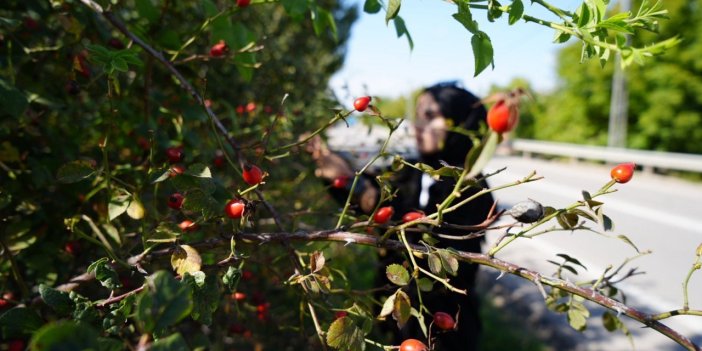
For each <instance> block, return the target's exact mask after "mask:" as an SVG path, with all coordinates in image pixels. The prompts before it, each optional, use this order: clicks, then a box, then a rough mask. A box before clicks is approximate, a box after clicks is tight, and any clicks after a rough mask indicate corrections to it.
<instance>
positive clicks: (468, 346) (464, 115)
mask: <svg viewBox="0 0 702 351" xmlns="http://www.w3.org/2000/svg"><path fill="white" fill-rule="evenodd" d="M486 114H487V112H486V110H485V107H483V106H482V104H480V100H479V99H478V98H477V97H475V96H474V95H473V94H471V93H469V92H468V91H466V90H465V89H462V88H459V87H457V86H455V85H453V84H442V85H435V86H432V87H429V88H427V89H425V90H424V92H423V93H422V94H421V95H420V96H419V97H418V98H417V105H416V120H415V123H414V125H415V135H416V140H417V151H418V154H419V160H418V161H419V162H422V163H425V164H428V165H430V166H432V167H433V168H435V169H438V168H441V167H442V166H443V165H444V164H448V165H451V166H457V167H462V166H463V163H464V160H465V157H466V154H467V153H468V151H470V149H471V147H472V143H471V141H470V138H469V137H467V136H466V135H464V134H461V133H458V132H454V131H452V130H451V129H452V127H460V128H462V129H465V130H468V131H475V130H477V129H478V127H479V125H480V121H484V120H485V117H486ZM319 143H320V142H319V141H318V140H316V141H315V142H314V143H313V144H311V145H310V147H309V149H308V150H310V151H311V152H312V155H313V158H314V159H315V160H316V162H317V165H318V169H317V173H316V174H317V176H319V177H321V178H322V179H325V180H326V181H329V182H331V181H333V179H335V178H337V177H345V176H348V177H352V176H353V171H352V170H351V168H350V167H349V165H348V163H347V162H346V161H344V160H343V158H341V157H340V156H339V155H337V154H335V153H333V152H330V151H329V150H327V149H326V148H324V147H323V145H321V144H319ZM392 184H393V186H394V187H395V188H396V189H398V191H397V195H396V196H395V197H394V198H393V199H392V200H391V201H390V203H389V205H392V206H393V207H394V209H395V214H394V217H393V219H394V220H399V219H401V218H402V216H403V215H404V214H405V213H407V212H410V211H416V210H421V211H424V212H425V213H426V214H427V215H428V214H432V213H434V212H436V205H437V204H439V203H441V202H443V200H444V199H445V198H446V197H448V196H449V195H450V194H451V192H452V191H453V188H454V185H455V180H454V179H453V178H446V177H442V178H441V179H440V180H438V181H435V180H434V179H432V178H431V177H429V176H428V175H427V174H425V173H423V172H420V171H418V170H416V169H414V168H411V167H405V168H403V169H402V170H401V171H399V172H397V173H396V174H395V175H394V178H393V181H392ZM481 186H482V187H487V184H485V183H483V184H481ZM361 189H362V190H361V191H360V192H359V194H358V196H357V197H356V198H357V199H358V205H359V207H360V209H361V210H362V211H364V212H366V213H369V212H371V211H372V210H373V208H375V206H376V204H377V201H378V193H379V191H378V189H377V185H376V184H375V182H373V181H372V178H371V177H366V178H363V181H362V184H361ZM479 190H480V189H478V188H475V189H469V190H468V191H466V192H464V193H463V194H462V196H461V197H460V198H458V199H456V201H455V202H459V201H461V199H464V198H467V197H469V196H471V195H473V194H475V193H476V192H477V191H479ZM331 193H332V195H333V196H334V197H335V198H337V199H338V200H339V201H341V202H343V201H345V200H346V197H347V195H348V193H345V192H344V190H343V189H332V190H331ZM492 204H493V199H492V197H491V196H490V195H483V196H480V197H478V198H476V199H475V200H473V201H471V202H469V203H468V204H466V205H465V206H462V207H460V208H459V209H457V210H455V211H453V212H450V213H446V214H445V215H444V217H443V220H444V222H446V223H450V224H457V225H476V224H479V223H482V222H483V221H484V220H485V219H486V217H487V216H488V213H489V211H490V208H491V207H492ZM383 205H385V204H383ZM433 232H435V233H441V234H447V235H455V236H462V235H466V234H467V233H466V231H465V230H456V229H452V228H434V229H433ZM409 236H410V238H408V240H410V241H411V242H417V241H418V238H417V237H416V236H412V235H409ZM480 244H481V239H472V240H448V239H440V240H439V241H438V243H437V244H436V245H435V246H436V247H438V248H448V247H451V248H454V249H456V250H460V251H467V252H480ZM403 259H404V258H403V256H402V255H401V254H399V253H393V254H388V255H386V256H384V257H381V262H382V263H383V264H382V265H381V267H379V270H382V273H380V272H379V278H380V279H385V278H384V277H385V273H384V269H385V265H387V264H389V263H401V262H402V260H403ZM418 263H419V264H423V265H426V264H425V263H424V262H418ZM476 273H477V265H474V264H461V265H460V267H459V270H458V275H457V276H456V277H450V283H451V284H452V285H453V286H455V287H457V288H459V289H465V290H466V291H467V292H468V295H467V296H466V295H460V294H457V293H454V292H450V291H448V290H447V289H446V288H445V287H443V286H442V285H440V284H435V285H434V289H433V290H432V291H431V292H429V293H424V294H423V295H422V298H423V302H424V305H425V306H426V307H427V308H428V309H429V311H431V312H432V313H434V312H446V313H448V314H450V315H455V314H456V312H458V311H459V309H460V314H459V316H460V317H459V320H458V321H457V322H458V329H457V330H456V331H448V332H441V333H432V335H433V336H436V337H437V339H436V344H435V350H451V351H453V350H477V348H478V342H479V337H480V328H481V327H480V319H479V303H478V299H477V296H476V295H475V291H474V287H475V278H476ZM384 283H385V282H383V283H382V284H384ZM407 292H408V294H410V297H411V298H412V300H413V301H416V296H414V295H413V294H415V292H416V289H408V291H407ZM421 335H422V334H421V331H420V329H419V326H418V323H417V321H416V319H414V318H411V319H410V322H409V323H408V324H407V325H406V326H405V327H404V328H403V329H402V330H401V331H399V332H398V333H397V334H396V342H397V343H398V344H399V343H400V342H401V341H402V340H403V339H406V338H418V337H419V336H421Z"/></svg>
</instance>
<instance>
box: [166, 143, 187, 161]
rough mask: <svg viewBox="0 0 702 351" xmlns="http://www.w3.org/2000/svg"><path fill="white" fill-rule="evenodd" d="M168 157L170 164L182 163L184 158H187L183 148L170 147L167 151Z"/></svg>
mask: <svg viewBox="0 0 702 351" xmlns="http://www.w3.org/2000/svg"><path fill="white" fill-rule="evenodd" d="M166 157H168V162H170V163H178V162H180V161H183V157H185V153H184V152H183V148H182V147H180V146H179V147H169V148H168V149H166Z"/></svg>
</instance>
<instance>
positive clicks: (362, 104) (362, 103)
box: [353, 96, 371, 112]
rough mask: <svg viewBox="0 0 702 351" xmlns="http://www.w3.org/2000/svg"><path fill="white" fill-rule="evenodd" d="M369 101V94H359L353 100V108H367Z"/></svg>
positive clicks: (360, 110)
mask: <svg viewBox="0 0 702 351" xmlns="http://www.w3.org/2000/svg"><path fill="white" fill-rule="evenodd" d="M370 101H371V97H370V96H361V97H360V98H358V99H356V100H355V101H354V102H353V108H355V109H356V111H358V112H363V111H365V110H366V109H367V108H368V104H369V103H370Z"/></svg>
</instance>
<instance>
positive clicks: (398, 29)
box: [392, 16, 414, 50]
mask: <svg viewBox="0 0 702 351" xmlns="http://www.w3.org/2000/svg"><path fill="white" fill-rule="evenodd" d="M392 23H393V24H394V25H395V33H397V37H398V38H400V37H402V36H403V35H404V36H406V37H407V42H408V43H409V46H410V50H412V49H414V41H413V40H412V36H411V35H410V33H409V31H408V30H407V25H406V24H405V20H404V19H402V17H400V16H397V17H395V18H394V19H393V20H392Z"/></svg>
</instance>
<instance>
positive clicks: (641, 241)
mask: <svg viewBox="0 0 702 351" xmlns="http://www.w3.org/2000/svg"><path fill="white" fill-rule="evenodd" d="M502 167H507V169H506V170H505V171H503V172H501V173H499V174H497V175H495V176H493V177H491V178H490V179H489V180H488V181H489V183H490V185H491V186H497V185H500V184H505V183H509V182H512V181H515V180H518V179H521V178H523V177H524V176H526V175H528V174H529V173H530V172H531V171H533V170H536V171H537V174H538V175H541V176H543V177H544V179H542V180H539V181H536V182H533V183H528V184H522V185H520V186H517V187H511V188H507V189H504V190H500V191H498V192H496V193H495V197H496V198H497V200H498V201H499V205H500V207H504V208H508V207H510V206H511V205H513V204H514V203H517V202H519V201H523V200H526V199H527V198H531V199H534V200H536V201H539V202H540V203H542V204H544V205H545V206H553V207H555V208H562V207H565V206H568V205H569V204H571V203H573V202H574V201H577V200H580V199H582V195H581V191H582V190H588V191H590V192H591V193H594V192H595V191H596V190H597V189H599V188H600V187H601V186H602V185H604V184H605V183H606V182H607V181H609V170H610V169H611V166H610V165H607V166H604V165H594V164H588V163H568V162H562V161H561V162H559V161H545V160H535V159H526V158H519V157H508V156H498V157H495V158H494V159H493V160H492V161H491V162H490V164H489V165H488V167H487V168H486V170H485V171H486V173H488V172H490V171H494V170H497V169H500V168H502ZM615 188H616V189H617V190H618V191H617V192H615V193H612V194H608V195H606V196H604V197H602V198H601V200H602V201H603V202H605V205H604V210H605V214H607V215H608V216H609V217H611V218H612V220H613V222H614V224H615V226H614V229H613V231H611V232H607V234H608V235H609V236H610V237H606V236H602V235H598V234H595V233H589V232H585V231H576V232H573V233H571V232H568V231H559V232H553V233H549V234H545V235H542V236H539V237H536V238H533V239H518V240H515V241H514V242H513V243H512V244H510V245H509V246H507V247H506V248H505V249H503V250H502V251H500V252H499V253H498V254H497V257H499V258H502V259H505V260H508V261H512V262H515V263H517V264H520V265H522V266H524V267H526V268H530V269H535V270H538V271H540V272H542V273H546V274H551V273H553V272H554V271H555V266H554V265H552V264H550V263H547V262H546V260H547V259H551V260H554V261H559V259H558V257H557V256H556V254H557V253H565V254H568V255H570V256H572V257H575V258H577V259H578V260H580V261H581V262H582V263H583V264H584V265H585V266H586V267H587V271H584V270H582V269H581V270H580V271H581V272H580V274H579V275H578V276H577V277H575V276H573V277H572V278H571V279H572V280H573V281H580V280H586V279H596V278H597V277H599V276H600V275H601V274H602V272H603V271H604V270H605V268H606V267H607V266H608V265H610V264H611V265H613V266H615V267H616V266H618V265H619V264H620V263H621V262H623V260H624V259H626V258H628V257H633V256H636V255H637V252H636V251H635V249H634V248H632V247H631V246H630V245H628V244H627V243H625V242H624V241H623V240H620V239H617V238H616V236H617V235H620V234H622V235H625V236H626V237H628V238H629V239H630V240H631V241H632V242H633V243H634V244H635V245H636V246H637V247H638V248H639V249H640V250H641V251H645V250H651V251H652V253H651V254H649V255H645V256H642V257H639V258H637V259H636V260H634V261H632V262H631V264H630V266H629V267H638V269H639V270H641V271H644V272H645V274H644V275H637V276H633V277H631V278H630V279H627V280H625V281H624V282H622V283H621V284H619V285H618V286H619V287H621V289H622V290H623V291H624V292H625V293H626V296H627V304H629V305H631V306H632V307H635V308H638V309H641V310H643V311H646V312H649V313H650V312H664V311H668V310H673V309H679V308H682V305H683V289H682V282H683V280H684V279H685V276H686V275H687V273H688V271H689V269H690V267H691V266H692V263H693V262H694V261H695V258H696V256H695V249H696V248H697V246H698V245H700V243H702V205H700V201H702V184H696V183H691V182H687V181H683V180H680V179H676V178H674V177H664V176H660V175H654V174H645V173H643V172H638V173H636V174H635V175H634V178H633V180H632V181H630V182H629V183H627V184H617V185H615ZM505 221H506V222H510V221H507V220H506V219H505ZM553 225H557V224H556V223H555V221H554V223H552V224H551V223H549V224H547V226H546V227H551V226H553ZM592 226H593V227H595V228H597V226H596V225H595V224H592ZM544 229H545V228H544ZM500 234H501V233H499V232H492V233H489V234H488V238H487V239H488V240H487V247H490V246H491V245H492V243H493V242H494V240H496V238H497V237H498V236H499V235H500ZM485 271H486V273H487V274H486V276H488V277H495V276H496V275H494V272H492V273H490V272H489V269H485ZM491 274H492V275H491ZM509 279H512V278H509ZM514 279H516V278H514ZM516 280H520V279H516ZM512 281H513V280H512ZM520 281H521V280H520ZM486 284H488V285H490V284H500V283H499V280H498V281H497V282H495V280H494V279H487V283H486ZM510 284H511V283H510ZM528 285H531V286H528ZM509 286H510V288H509V289H512V290H516V289H519V290H520V291H529V293H527V294H531V296H530V297H526V296H524V295H520V296H521V297H520V298H519V299H522V300H523V302H524V301H527V302H529V303H530V305H534V306H535V307H530V309H529V311H531V312H529V313H531V314H538V315H539V316H533V315H527V316H524V318H525V319H527V320H529V319H538V318H548V319H550V320H551V322H549V323H554V322H553V321H554V320H555V323H556V326H555V327H556V328H558V327H560V328H563V330H564V333H565V334H563V335H567V337H568V338H570V339H572V340H571V341H572V342H571V344H572V345H571V347H570V348H571V349H575V350H632V349H634V348H635V349H636V350H640V351H641V350H671V351H672V350H683V348H682V347H680V346H678V345H677V344H676V343H675V342H673V341H672V340H670V339H668V338H667V337H665V336H663V335H661V334H659V333H658V332H656V331H655V330H651V329H648V328H643V326H642V325H641V324H639V323H638V322H636V321H633V320H630V319H628V318H626V317H623V318H622V319H623V320H624V322H625V324H626V325H627V326H628V328H629V330H630V331H631V332H632V334H633V339H634V347H632V344H631V343H630V341H629V340H628V339H627V337H626V336H624V334H622V333H621V332H615V333H609V332H607V331H606V330H605V329H604V328H603V327H602V322H601V315H602V312H603V311H604V310H603V309H601V308H597V306H595V305H589V306H590V307H593V310H592V316H591V317H590V319H589V320H588V329H587V330H586V331H585V332H584V333H582V334H581V333H574V334H573V333H570V331H568V330H567V329H568V327H567V322H566V318H565V316H564V315H557V314H554V313H552V312H549V311H545V312H544V311H542V310H543V302H542V303H541V304H539V303H536V304H534V303H533V301H534V299H535V298H534V297H535V296H536V297H537V299H536V300H542V299H541V297H540V296H541V295H540V293H539V292H538V290H537V289H536V287H535V286H533V284H531V283H530V282H526V281H523V283H521V285H518V286H517V285H509ZM489 288H490V287H488V289H489ZM688 289H689V299H690V308H692V309H698V310H702V271H698V272H697V274H696V275H693V277H692V280H691V281H690V284H689V288H688ZM503 290H504V289H503ZM542 301H543V300H542ZM537 302H538V301H537ZM517 303H518V301H517ZM539 306H541V307H539ZM542 315H544V316H546V317H542ZM663 322H664V323H665V324H666V325H668V326H670V327H672V328H674V329H676V330H678V331H679V332H681V333H682V334H683V335H686V336H687V337H690V338H692V339H693V340H694V341H695V342H697V343H698V344H701V343H702V317H695V316H676V317H672V318H669V319H666V320H664V321H663ZM558 323H560V324H561V325H560V326H558ZM550 327H554V326H553V324H551V326H550ZM563 335H561V336H563Z"/></svg>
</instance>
